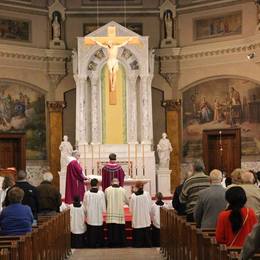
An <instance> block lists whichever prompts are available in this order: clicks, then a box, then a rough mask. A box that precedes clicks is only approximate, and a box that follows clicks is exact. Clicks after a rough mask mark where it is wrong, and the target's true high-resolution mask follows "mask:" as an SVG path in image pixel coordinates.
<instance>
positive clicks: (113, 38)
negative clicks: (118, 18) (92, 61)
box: [85, 26, 141, 105]
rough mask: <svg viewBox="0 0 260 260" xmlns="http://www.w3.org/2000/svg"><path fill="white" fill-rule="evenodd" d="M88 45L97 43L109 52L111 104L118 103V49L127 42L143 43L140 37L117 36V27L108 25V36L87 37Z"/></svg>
mask: <svg viewBox="0 0 260 260" xmlns="http://www.w3.org/2000/svg"><path fill="white" fill-rule="evenodd" d="M85 43H86V44H87V45H95V44H98V45H99V46H101V47H103V48H106V49H107V52H108V60H107V66H108V71H109V104H110V105H116V103H117V102H116V75H117V71H118V69H119V66H118V59H117V54H118V49H119V48H120V47H123V46H125V45H126V44H141V41H140V39H139V37H137V36H134V37H132V36H131V37H130V36H117V35H116V27H115V26H108V28H107V36H100V37H92V36H87V37H85Z"/></svg>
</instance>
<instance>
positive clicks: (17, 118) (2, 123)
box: [0, 81, 46, 160]
mask: <svg viewBox="0 0 260 260" xmlns="http://www.w3.org/2000/svg"><path fill="white" fill-rule="evenodd" d="M45 129H46V126H45V96H44V94H43V93H41V92H39V91H36V90H35V89H32V88H31V87H28V86H26V85H23V84H21V83H19V82H13V81H0V132H6V133H7V132H8V133H10V132H26V159H27V160H44V159H46V141H45V140H46V131H45Z"/></svg>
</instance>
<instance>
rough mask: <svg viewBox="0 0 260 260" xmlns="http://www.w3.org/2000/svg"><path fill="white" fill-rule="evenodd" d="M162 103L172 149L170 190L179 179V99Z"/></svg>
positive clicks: (180, 153)
mask: <svg viewBox="0 0 260 260" xmlns="http://www.w3.org/2000/svg"><path fill="white" fill-rule="evenodd" d="M162 105H163V106H164V107H165V109H166V129H167V134H168V138H169V140H170V142H171V144H172V147H173V151H172V152H171V154H170V169H171V170H172V173H171V190H172V191H173V190H174V189H175V188H176V187H177V186H178V185H179V184H180V179H181V157H182V149H181V147H182V143H181V140H182V138H181V100H165V101H163V103H162Z"/></svg>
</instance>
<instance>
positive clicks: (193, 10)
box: [0, 0, 260, 260]
mask: <svg viewBox="0 0 260 260" xmlns="http://www.w3.org/2000/svg"><path fill="white" fill-rule="evenodd" d="M259 72H260V1H259V0H0V176H2V177H5V176H9V175H10V176H15V174H16V173H17V172H18V171H19V170H25V171H26V173H27V180H28V182H29V183H30V184H32V185H34V186H38V185H40V184H41V183H42V181H43V180H44V178H43V175H44V173H46V172H51V173H52V174H53V184H54V185H55V187H57V188H58V189H59V191H60V193H61V196H62V199H64V196H65V189H66V188H65V187H66V174H67V164H68V162H66V159H65V162H64V161H62V156H64V155H63V154H62V152H63V151H62V144H63V143H64V142H66V143H68V142H69V143H70V144H71V147H72V149H73V150H77V151H78V152H79V153H80V159H79V162H80V165H81V167H82V172H83V174H84V176H86V178H89V179H91V178H97V179H98V181H99V182H101V181H102V179H101V172H102V167H103V166H104V165H105V164H107V163H108V161H109V155H110V154H111V153H115V154H116V155H117V162H118V163H119V164H120V165H121V166H122V169H123V171H124V173H125V180H124V182H125V189H126V190H127V192H128V194H129V196H130V195H131V192H132V188H133V186H134V185H135V184H136V183H139V182H140V183H142V185H144V189H145V190H146V191H148V192H149V193H150V195H151V198H152V200H153V201H155V200H156V199H155V196H156V194H157V193H158V192H161V193H162V194H163V196H164V199H165V201H167V203H168V204H169V205H170V206H169V207H171V208H170V209H161V213H160V216H161V222H160V223H161V234H160V243H161V244H160V249H158V247H156V248H154V247H153V248H150V249H145V250H144V251H142V250H141V251H138V250H139V249H136V248H135V249H132V248H129V247H128V248H126V249H120V250H121V251H120V250H119V251H117V249H109V248H106V249H102V250H105V251H102V250H101V251H100V252H102V254H106V255H107V257H104V256H101V255H99V253H100V252H97V251H95V252H93V251H91V250H92V249H91V250H90V249H84V251H77V250H76V251H71V246H70V215H69V214H70V213H69V212H67V211H64V212H61V213H60V214H61V215H60V216H56V217H53V218H49V219H47V217H42V218H39V219H38V226H39V230H36V229H35V230H34V231H32V232H31V233H30V234H29V235H26V236H24V238H17V241H15V243H14V244H12V243H13V242H12V241H11V242H10V241H9V244H8V243H7V242H6V241H5V242H3V243H2V240H3V241H4V239H2V236H0V259H29V260H31V259H32V260H34V259H35V260H36V259H37V260H38V259H55V260H56V259H65V258H67V259H73V260H74V259H86V258H87V257H91V258H94V259H101V258H104V259H123V257H124V258H125V259H127V256H129V259H144V258H145V257H146V255H147V254H150V255H151V258H152V257H153V258H152V259H164V258H165V259H166V258H167V259H177V260H179V259H180V260H181V259H199V260H200V259H206V258H207V259H238V257H239V254H240V251H241V247H240V248H239V250H234V251H231V249H229V248H228V247H225V248H224V247H221V246H219V245H218V242H217V241H216V240H214V238H215V237H214V236H215V230H214V231H213V230H208V231H207V232H208V233H206V231H205V233H203V232H204V231H201V230H199V229H198V228H196V224H194V223H193V222H192V223H189V222H186V221H185V218H183V217H182V216H179V215H178V214H176V213H175V212H174V210H173V208H172V206H171V204H172V203H171V200H172V196H173V194H174V192H175V191H176V190H177V189H176V187H178V186H179V185H180V184H181V183H182V182H183V181H184V179H186V175H187V173H188V172H190V171H192V170H193V165H194V161H198V160H201V161H203V163H204V166H205V172H206V173H207V174H209V173H210V172H211V171H212V170H213V169H218V170H220V171H221V172H222V174H223V175H224V176H225V177H226V178H230V177H232V176H231V173H232V172H233V171H234V170H235V169H237V168H239V169H242V170H243V171H249V170H251V171H252V172H254V174H256V173H257V172H259V171H260V73H259ZM63 159H64V158H63ZM259 175H260V174H259ZM88 184H89V183H88ZM259 200H260V193H259ZM1 202H2V201H1ZM259 203H260V202H259ZM259 205H260V204H259ZM259 207H260V206H259ZM127 214H130V213H129V212H128V211H127ZM0 219H1V218H0ZM0 222H1V220H0ZM129 223H130V225H131V221H130V222H129ZM40 225H42V227H44V229H45V230H46V234H48V235H47V236H46V237H44V235H42V233H41V230H40ZM0 226H1V224H0ZM54 226H55V228H54V229H55V230H53V229H52V227H54ZM86 232H88V231H86ZM23 239H24V240H23ZM19 241H20V242H19ZM22 241H26V243H24V242H22ZM28 241H29V242H28ZM39 241H40V242H39ZM56 243H57V244H56ZM55 244H56V245H57V246H55ZM11 245H12V246H11ZM40 245H41V246H40ZM44 245H45V246H44ZM37 246H38V247H39V249H37ZM259 247H260V245H259ZM15 248H16V251H15ZM12 250H13V251H12ZM124 250H126V251H124ZM127 250H128V251H127ZM132 250H133V251H132ZM146 250H147V251H146ZM13 252H16V253H13ZM28 252H29V253H28ZM71 252H73V253H72V254H71ZM107 253H108V254H107ZM259 253H260V250H259ZM15 254H16V256H15ZM19 254H22V256H21V255H20V258H19V256H18V255H19ZM88 254H89V255H88ZM124 255H125V256H124ZM4 257H5V258H4ZM17 257H18V258H17ZM243 259H247V258H243ZM252 259H260V254H259V255H258V254H256V255H255V256H254V258H252Z"/></svg>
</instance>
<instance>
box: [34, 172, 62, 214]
mask: <svg viewBox="0 0 260 260" xmlns="http://www.w3.org/2000/svg"><path fill="white" fill-rule="evenodd" d="M52 181H53V175H52V173H50V172H45V173H44V174H43V182H42V183H41V184H40V185H39V186H38V187H37V191H38V198H39V214H40V215H53V214H56V213H57V212H59V208H60V205H61V194H60V192H59V190H58V189H57V188H56V187H55V186H54V185H53V184H52Z"/></svg>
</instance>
